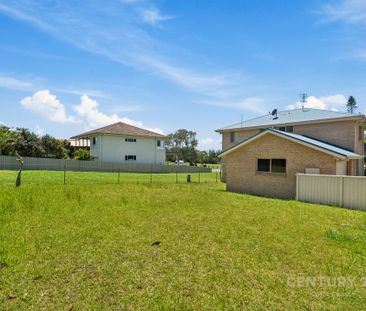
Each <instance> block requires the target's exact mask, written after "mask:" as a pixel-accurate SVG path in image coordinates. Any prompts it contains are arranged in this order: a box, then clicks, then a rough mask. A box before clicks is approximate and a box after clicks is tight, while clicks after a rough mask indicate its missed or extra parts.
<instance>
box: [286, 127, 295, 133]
mask: <svg viewBox="0 0 366 311" xmlns="http://www.w3.org/2000/svg"><path fill="white" fill-rule="evenodd" d="M293 131H294V127H293V126H287V127H286V132H288V133H293Z"/></svg>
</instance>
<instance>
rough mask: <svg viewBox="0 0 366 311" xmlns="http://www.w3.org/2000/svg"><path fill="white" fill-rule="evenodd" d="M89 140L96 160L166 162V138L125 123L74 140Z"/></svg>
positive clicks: (109, 126) (142, 162) (75, 137)
mask: <svg viewBox="0 0 366 311" xmlns="http://www.w3.org/2000/svg"><path fill="white" fill-rule="evenodd" d="M82 138H87V139H90V152H91V155H92V156H93V157H95V158H96V160H97V161H103V162H128V163H139V164H161V163H164V162H165V146H164V139H165V138H166V137H165V136H164V135H161V134H158V133H154V132H151V131H148V130H145V129H142V128H138V127H136V126H132V125H129V124H126V123H123V122H118V123H114V124H111V125H108V126H105V127H102V128H99V129H96V130H93V131H89V132H86V133H83V134H80V135H76V136H74V137H71V139H82Z"/></svg>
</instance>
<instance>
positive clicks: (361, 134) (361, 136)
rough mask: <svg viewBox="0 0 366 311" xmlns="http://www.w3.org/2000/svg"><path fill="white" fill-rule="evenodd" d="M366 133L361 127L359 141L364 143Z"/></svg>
mask: <svg viewBox="0 0 366 311" xmlns="http://www.w3.org/2000/svg"><path fill="white" fill-rule="evenodd" d="M364 131H365V129H364V128H363V127H362V126H360V128H359V132H358V139H359V140H361V141H363V139H364V135H365V133H364Z"/></svg>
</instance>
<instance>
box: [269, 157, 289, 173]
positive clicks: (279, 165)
mask: <svg viewBox="0 0 366 311" xmlns="http://www.w3.org/2000/svg"><path fill="white" fill-rule="evenodd" d="M271 162H272V163H271V172H272V173H286V159H272V160H271Z"/></svg>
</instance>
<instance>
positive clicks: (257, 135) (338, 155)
mask: <svg viewBox="0 0 366 311" xmlns="http://www.w3.org/2000/svg"><path fill="white" fill-rule="evenodd" d="M268 134H272V135H275V136H278V137H281V138H284V139H287V140H289V141H293V142H295V143H298V144H300V145H303V146H306V147H309V148H312V149H314V150H318V151H320V152H323V153H326V154H329V155H331V156H333V157H334V158H336V159H339V160H350V159H363V158H364V156H362V155H351V156H349V155H345V154H341V153H338V152H335V151H331V150H328V149H326V148H323V147H319V146H316V145H314V144H312V143H309V142H304V141H301V140H299V139H296V138H293V137H289V136H287V135H282V134H281V133H277V132H275V131H273V130H271V129H267V130H265V131H263V132H261V133H257V134H255V135H253V136H252V137H250V138H248V139H247V140H245V141H243V142H241V143H238V144H237V145H235V146H233V147H230V148H228V149H226V150H225V151H223V152H222V153H221V154H220V155H219V157H224V156H226V155H228V154H230V153H232V152H234V151H235V150H237V149H239V148H241V147H243V146H245V145H247V144H250V143H251V142H252V141H254V140H257V139H259V138H260V137H262V136H264V135H268Z"/></svg>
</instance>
